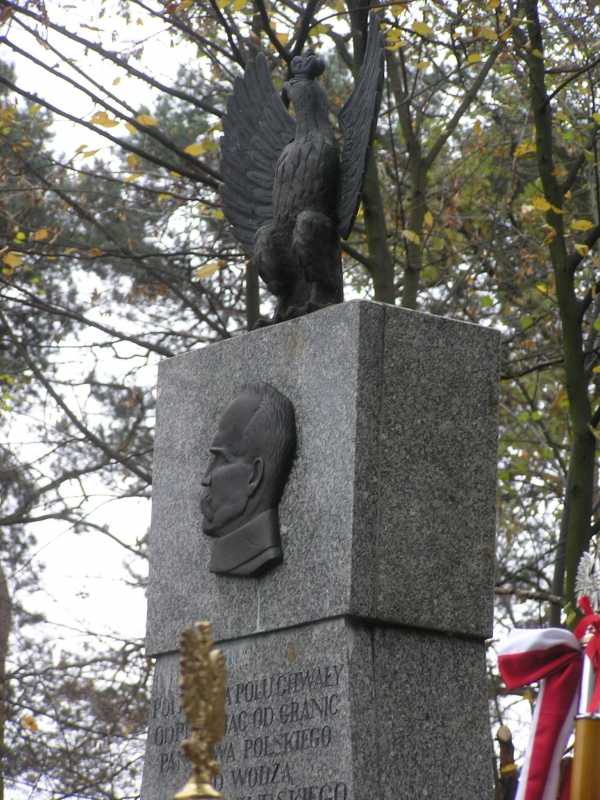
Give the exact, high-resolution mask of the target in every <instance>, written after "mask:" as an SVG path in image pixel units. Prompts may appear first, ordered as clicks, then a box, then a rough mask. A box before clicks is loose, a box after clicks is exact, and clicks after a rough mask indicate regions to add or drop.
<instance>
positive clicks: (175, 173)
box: [171, 170, 181, 178]
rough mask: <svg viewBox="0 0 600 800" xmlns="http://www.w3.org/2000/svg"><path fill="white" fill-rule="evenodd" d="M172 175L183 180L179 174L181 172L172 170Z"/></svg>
mask: <svg viewBox="0 0 600 800" xmlns="http://www.w3.org/2000/svg"><path fill="white" fill-rule="evenodd" d="M171 175H172V176H173V177H174V178H181V175H180V173H179V172H173V170H171Z"/></svg>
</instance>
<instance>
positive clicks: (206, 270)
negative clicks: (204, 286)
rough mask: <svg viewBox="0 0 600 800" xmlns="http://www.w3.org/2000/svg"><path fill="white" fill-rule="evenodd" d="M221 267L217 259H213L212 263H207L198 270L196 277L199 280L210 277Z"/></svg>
mask: <svg viewBox="0 0 600 800" xmlns="http://www.w3.org/2000/svg"><path fill="white" fill-rule="evenodd" d="M219 268H220V264H218V263H217V262H216V261H213V262H211V263H210V264H205V265H204V266H203V267H200V269H199V270H198V271H197V272H196V278H197V279H198V280H201V279H202V278H210V276H211V275H214V274H215V272H216V271H217V270H218V269H219Z"/></svg>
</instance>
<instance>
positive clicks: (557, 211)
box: [550, 203, 564, 214]
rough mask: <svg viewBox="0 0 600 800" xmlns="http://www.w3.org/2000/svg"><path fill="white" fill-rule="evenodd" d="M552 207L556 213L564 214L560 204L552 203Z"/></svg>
mask: <svg viewBox="0 0 600 800" xmlns="http://www.w3.org/2000/svg"><path fill="white" fill-rule="evenodd" d="M550 208H551V209H552V211H554V213H555V214H564V211H563V210H562V208H559V207H558V206H553V205H552V203H550Z"/></svg>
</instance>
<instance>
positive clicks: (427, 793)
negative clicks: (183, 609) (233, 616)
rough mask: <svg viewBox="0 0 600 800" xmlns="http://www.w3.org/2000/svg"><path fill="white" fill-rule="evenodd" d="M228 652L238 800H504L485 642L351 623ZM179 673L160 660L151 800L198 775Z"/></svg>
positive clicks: (220, 754) (173, 662) (227, 773)
mask: <svg viewBox="0 0 600 800" xmlns="http://www.w3.org/2000/svg"><path fill="white" fill-rule="evenodd" d="M221 647H222V649H223V650H224V652H225V655H226V661H227V669H228V680H227V686H228V694H227V702H226V712H227V729H226V733H225V736H224V738H223V740H222V742H221V743H220V744H219V745H218V747H217V750H216V756H217V758H218V759H219V761H220V764H221V774H220V775H219V776H218V777H217V779H216V781H215V785H216V787H217V788H218V789H219V790H220V791H222V792H223V793H224V795H225V796H226V797H227V798H228V800H365V798H374V799H376V800H387V798H389V800H392V799H393V800H414V798H415V797H429V798H444V800H481V798H484V797H490V796H491V791H492V776H491V765H492V754H491V739H490V734H489V729H488V725H487V691H486V682H485V659H484V649H485V646H484V644H483V643H482V642H476V641H469V640H465V639H460V638H457V637H451V636H448V635H444V634H438V633H421V632H417V631H413V630H409V629H402V628H398V627H395V626H380V625H377V624H375V625H372V624H366V623H361V622H357V621H352V620H350V619H347V618H346V619H343V618H338V619H335V620H329V621H324V622H318V623H314V624H310V625H305V626H301V627H296V628H291V629H288V630H285V631H276V632H273V633H265V634H258V635H254V636H250V637H248V638H244V639H241V640H238V641H235V642H224V643H223V644H222V645H221ZM177 677H178V660H177V656H176V655H175V654H171V655H164V656H160V657H159V658H158V660H157V664H156V673H155V679H154V689H153V695H152V703H151V714H150V726H149V731H148V745H147V751H146V762H145V771H144V782H143V787H142V797H143V800H165V799H166V800H168V798H170V797H172V796H173V794H174V793H175V792H176V791H178V790H179V789H180V788H181V787H182V786H183V785H184V783H185V781H186V780H187V778H188V775H189V772H190V769H189V765H188V764H187V763H186V762H185V761H184V759H183V757H182V756H181V755H180V742H181V739H182V738H184V736H185V735H187V733H186V722H185V718H184V716H183V713H182V712H180V710H179V709H178V706H177V700H178V691H177V688H176V687H177Z"/></svg>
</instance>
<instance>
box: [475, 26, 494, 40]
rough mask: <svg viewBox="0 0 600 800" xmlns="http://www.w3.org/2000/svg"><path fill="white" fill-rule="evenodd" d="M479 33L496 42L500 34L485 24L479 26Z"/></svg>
mask: <svg viewBox="0 0 600 800" xmlns="http://www.w3.org/2000/svg"><path fill="white" fill-rule="evenodd" d="M479 35H480V36H483V37H484V38H485V39H489V40H490V41H491V42H495V41H496V40H497V39H498V34H497V33H496V31H495V30H494V29H493V28H486V27H485V26H484V27H482V28H479Z"/></svg>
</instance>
